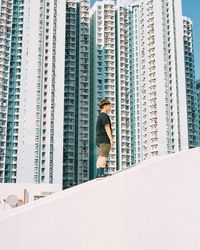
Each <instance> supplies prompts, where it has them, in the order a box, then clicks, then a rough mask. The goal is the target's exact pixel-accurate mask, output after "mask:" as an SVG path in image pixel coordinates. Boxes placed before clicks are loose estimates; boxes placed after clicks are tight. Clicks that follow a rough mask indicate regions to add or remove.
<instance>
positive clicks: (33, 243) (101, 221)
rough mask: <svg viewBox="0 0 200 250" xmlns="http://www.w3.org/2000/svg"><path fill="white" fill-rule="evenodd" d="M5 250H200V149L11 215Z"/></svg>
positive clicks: (2, 225) (3, 225) (1, 228)
mask: <svg viewBox="0 0 200 250" xmlns="http://www.w3.org/2000/svg"><path fill="white" fill-rule="evenodd" d="M0 249H1V250H199V249H200V148H196V149H192V150H188V151H184V152H180V153H177V154H174V155H170V156H164V157H161V158H154V159H153V160H149V161H146V162H144V163H142V164H140V165H138V166H136V167H135V168H131V169H128V170H125V171H123V172H120V173H118V174H115V175H113V176H111V177H108V178H106V179H103V180H93V181H90V182H87V183H85V184H81V185H79V186H76V187H74V188H71V189H68V190H65V191H61V192H58V193H56V194H54V195H52V196H50V197H47V198H43V199H41V200H38V201H35V202H32V203H29V204H27V205H24V206H22V207H19V208H16V209H14V210H12V211H9V212H7V213H6V214H4V215H3V216H1V217H0Z"/></svg>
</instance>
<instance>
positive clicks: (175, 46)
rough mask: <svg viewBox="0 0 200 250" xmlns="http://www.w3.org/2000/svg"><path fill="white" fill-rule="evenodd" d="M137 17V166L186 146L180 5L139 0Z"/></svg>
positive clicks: (167, 0)
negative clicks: (138, 86)
mask: <svg viewBox="0 0 200 250" xmlns="http://www.w3.org/2000/svg"><path fill="white" fill-rule="evenodd" d="M138 13H139V25H140V27H139V47H140V48H139V52H138V53H139V54H140V57H139V60H140V63H139V69H138V70H139V72H140V73H139V74H140V79H139V85H140V89H139V88H138V90H139V91H140V93H141V96H139V98H140V101H139V104H138V105H139V106H137V107H138V108H139V110H141V115H140V111H139V113H137V115H135V117H137V126H138V127H139V128H140V129H139V131H138V132H140V131H141V133H140V134H139V133H137V131H136V137H137V138H138V142H137V145H138V146H137V154H136V156H135V157H136V159H135V160H134V161H135V162H139V161H142V160H145V159H148V158H151V157H153V156H157V155H165V154H169V153H174V152H177V151H180V150H183V149H186V148H188V139H187V138H188V132H187V115H186V114H187V111H186V96H185V93H186V90H185V79H184V72H185V69H184V49H183V41H182V37H183V36H182V35H183V27H182V10H181V1H173V0H165V1H156V0H154V1H153V0H151V1H147V0H141V1H139V12H138ZM136 72H137V70H136ZM136 96H137V94H136ZM135 126H136V125H135ZM139 145H140V146H139Z"/></svg>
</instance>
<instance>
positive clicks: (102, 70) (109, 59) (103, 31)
mask: <svg viewBox="0 0 200 250" xmlns="http://www.w3.org/2000/svg"><path fill="white" fill-rule="evenodd" d="M90 34H91V37H90V70H91V71H90V87H91V92H90V105H91V106H90V108H91V112H90V114H91V120H90V152H91V158H90V165H91V167H92V168H95V165H96V154H97V146H96V121H97V117H98V114H99V108H98V103H99V102H100V100H101V99H103V98H108V99H109V101H110V102H111V106H112V108H111V109H112V111H111V113H110V119H111V122H112V133H113V136H114V140H115V138H116V113H117V110H116V85H115V74H116V73H115V70H116V61H115V49H116V47H115V46H116V42H115V4H114V2H113V1H103V2H100V1H97V2H96V3H95V4H94V6H93V7H92V8H91V10H90ZM108 167H109V171H110V172H113V171H114V170H115V169H116V147H115V148H114V149H113V150H112V151H111V153H110V158H109V165H108ZM94 175H95V173H94Z"/></svg>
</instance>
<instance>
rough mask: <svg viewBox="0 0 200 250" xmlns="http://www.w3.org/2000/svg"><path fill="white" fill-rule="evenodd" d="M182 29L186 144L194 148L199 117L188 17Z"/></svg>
mask: <svg viewBox="0 0 200 250" xmlns="http://www.w3.org/2000/svg"><path fill="white" fill-rule="evenodd" d="M183 30H184V37H183V40H184V54H185V83H186V94H187V117H188V144H189V148H194V147H197V146H198V143H199V124H198V123H199V119H198V101H197V89H196V82H195V65H194V47H193V24H192V21H191V19H190V18H187V17H184V18H183Z"/></svg>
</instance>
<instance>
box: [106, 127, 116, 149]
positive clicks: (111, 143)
mask: <svg viewBox="0 0 200 250" xmlns="http://www.w3.org/2000/svg"><path fill="white" fill-rule="evenodd" d="M105 130H106V133H107V135H108V138H109V139H110V147H111V148H113V147H114V141H113V137H112V132H111V129H110V124H106V125H105Z"/></svg>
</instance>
